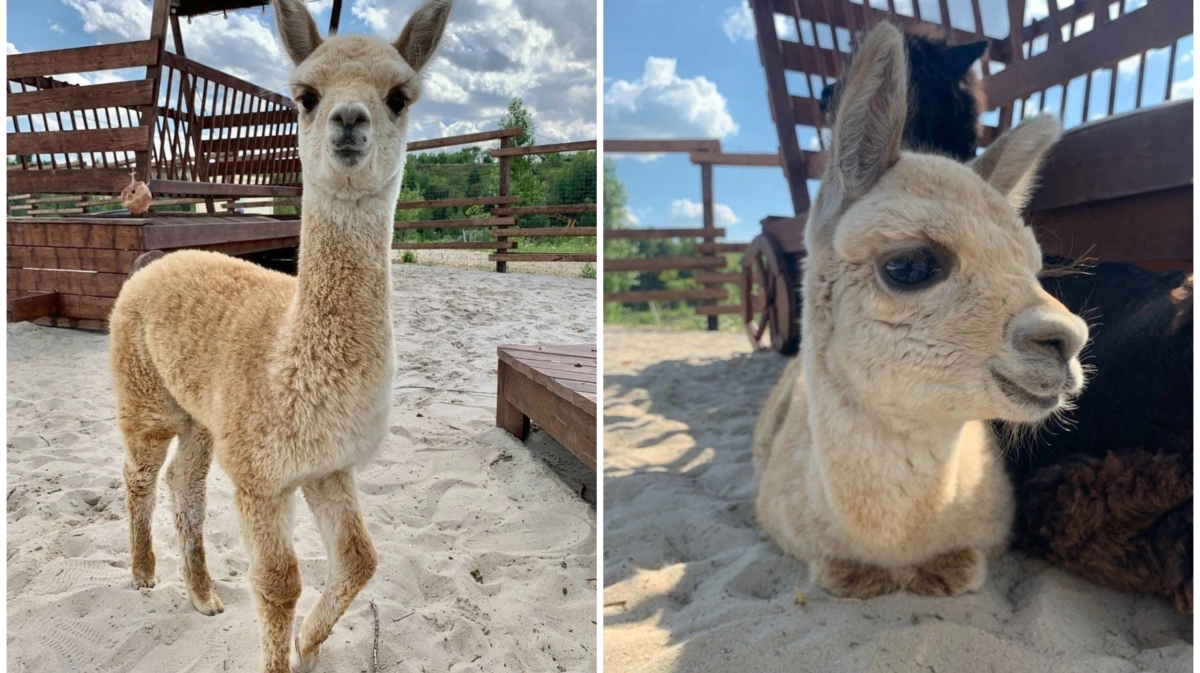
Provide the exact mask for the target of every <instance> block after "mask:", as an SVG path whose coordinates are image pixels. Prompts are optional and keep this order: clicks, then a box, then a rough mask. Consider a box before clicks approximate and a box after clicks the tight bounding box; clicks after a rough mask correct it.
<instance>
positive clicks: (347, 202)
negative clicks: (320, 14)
mask: <svg viewBox="0 0 1200 673" xmlns="http://www.w3.org/2000/svg"><path fill="white" fill-rule="evenodd" d="M450 4H451V3H450V0H428V1H427V2H426V3H425V4H424V5H422V6H421V7H420V8H419V9H418V10H417V11H416V13H415V14H414V15H413V17H412V18H411V19H410V20H409V22H408V25H406V26H405V28H404V31H403V32H402V33H401V34H400V38H399V39H398V40H397V41H396V43H395V44H394V45H393V44H388V43H387V42H384V41H381V40H377V39H372V38H366V37H357V36H347V37H336V38H331V39H329V40H328V41H322V40H321V38H320V35H319V33H318V31H317V27H316V24H315V23H314V22H313V20H312V17H311V16H310V15H309V13H308V11H307V10H306V9H305V8H304V5H303V4H302V2H301V0H275V11H276V13H277V16H278V23H279V31H280V34H281V36H282V40H283V44H284V46H285V47H286V49H287V52H288V54H289V55H290V56H291V58H292V60H293V61H294V62H295V64H296V70H295V73H294V75H293V76H292V81H291V88H292V92H293V95H294V98H295V99H296V101H297V102H298V103H299V105H300V108H301V109H300V113H299V118H300V158H301V162H302V165H303V169H304V196H303V224H302V227H301V234H300V239H301V244H300V260H299V274H298V276H297V277H296V278H292V277H289V276H286V275H284V274H281V273H277V272H273V271H268V270H266V269H263V268H260V267H257V266H254V265H253V264H250V263H249V262H245V261H241V260H237V259H234V258H231V257H226V256H224V255H219V254H215V253H208V252H198V251H188V252H180V253H175V254H171V255H167V256H166V257H163V258H162V259H160V260H157V261H154V262H152V263H151V264H149V265H148V266H146V267H145V268H144V269H142V270H140V271H138V272H136V273H135V274H134V275H133V277H132V278H131V279H130V280H129V281H128V282H127V283H126V284H125V287H124V288H123V289H122V291H121V296H120V297H118V299H117V302H116V306H115V307H114V308H113V312H112V316H111V318H110V329H111V338H110V344H111V345H110V350H111V353H110V355H111V358H112V367H113V377H114V383H115V388H116V395H117V418H118V422H119V424H120V427H121V432H122V434H123V435H124V438H125V456H126V458H125V483H126V486H127V488H128V495H127V499H126V503H127V506H128V509H129V515H130V519H131V521H130V546H131V550H132V553H133V583H134V586H136V587H139V588H140V587H153V586H154V581H155V577H154V552H153V550H152V549H151V537H150V520H151V514H152V512H153V509H154V500H155V481H156V480H157V478H158V472H159V469H160V468H161V467H162V464H163V462H164V460H165V458H166V455H167V445H168V443H169V442H170V440H171V438H172V437H176V436H178V437H179V447H178V450H177V452H176V457H175V458H174V460H172V462H171V465H170V467H168V468H167V482H168V484H169V485H170V489H171V503H172V506H173V509H174V516H175V528H176V531H177V533H178V535H179V541H180V556H181V559H182V564H181V565H182V570H183V577H184V581H185V583H186V585H187V589H188V593H189V595H190V597H191V600H192V603H193V605H195V606H196V609H197V610H199V611H201V612H203V613H205V614H208V615H213V614H216V613H217V612H220V611H222V609H223V607H222V605H221V601H220V599H219V598H218V597H217V595H216V593H215V592H214V591H213V584H212V580H211V579H210V577H209V574H208V570H207V568H206V567H205V563H204V541H203V525H204V514H205V512H204V510H205V477H206V476H207V474H208V468H209V464H210V462H211V459H212V456H213V454H214V453H215V455H216V458H217V460H218V462H219V463H220V465H221V467H222V468H223V469H224V470H225V471H226V472H227V473H228V474H229V476H230V478H231V479H232V480H233V483H234V486H235V492H234V500H235V503H236V505H237V510H238V514H239V516H240V518H241V525H242V536H243V538H244V540H245V542H246V549H247V551H248V552H249V555H250V559H251V571H250V580H251V584H252V586H253V590H254V596H255V602H256V605H257V607H258V615H259V620H260V627H261V636H262V670H263V671H266V672H268V673H282V672H283V671H287V670H289V663H288V658H289V657H288V655H289V651H290V650H291V643H292V638H291V635H292V623H293V619H294V613H295V608H296V601H297V599H298V598H299V596H300V590H301V585H300V572H299V569H298V567H297V564H296V555H295V553H294V551H293V550H292V542H291V537H292V526H293V519H294V517H293V503H294V498H295V491H296V489H297V488H300V489H301V490H302V491H303V492H304V497H305V499H306V500H307V501H308V505H309V507H310V508H311V509H312V512H313V516H314V517H315V518H316V520H317V525H318V526H319V527H320V530H321V536H322V539H323V540H324V542H325V547H326V550H327V552H328V554H329V576H328V579H327V580H326V584H325V591H324V592H323V593H322V594H321V597H320V599H319V600H318V602H317V604H316V605H315V606H314V607H313V609H312V611H311V612H309V613H308V615H307V616H306V617H305V619H304V622H303V624H302V626H301V627H300V630H299V633H298V634H297V636H296V640H295V645H296V647H295V650H296V651H295V658H294V665H295V669H294V670H297V671H304V670H309V669H310V668H311V666H312V664H313V661H314V658H315V656H316V654H317V651H318V649H319V648H320V646H321V643H322V642H324V640H325V639H326V638H327V637H328V636H329V633H330V631H331V630H332V629H333V625H334V623H335V622H336V621H337V620H338V618H339V617H341V615H342V613H343V612H344V611H345V610H346V608H347V606H349V604H350V602H351V601H352V600H354V597H355V596H356V595H357V594H358V592H359V590H360V589H362V587H363V586H364V585H365V584H366V583H367V582H368V581H369V580H370V578H371V576H372V575H373V574H374V572H375V566H376V556H375V549H374V547H373V546H372V544H371V539H370V537H369V536H368V534H367V529H366V525H365V524H364V522H363V519H362V513H361V512H360V510H359V505H358V495H357V489H356V486H355V478H354V470H355V467H356V466H358V465H362V464H364V463H365V462H367V461H369V460H370V459H371V458H372V457H373V456H374V455H375V452H376V451H377V449H378V448H379V445H380V443H381V441H382V440H383V437H384V435H385V433H386V430H387V414H388V408H389V407H390V405H391V383H392V375H393V370H394V369H395V366H394V362H393V359H394V346H393V343H392V321H391V316H390V313H389V308H388V307H389V301H390V298H391V274H390V264H391V263H390V252H391V239H392V216H393V212H394V206H395V203H396V199H397V196H398V195H399V192H400V179H401V175H402V173H403V170H404V158H405V135H406V131H407V126H408V106H409V105H411V104H412V103H413V102H415V101H416V100H417V97H418V95H419V90H420V75H421V69H422V68H423V67H424V66H425V65H426V64H427V63H428V62H429V59H430V57H431V56H432V55H433V52H434V49H435V48H436V47H437V43H438V41H439V40H440V39H441V35H442V32H443V29H444V28H445V25H446V19H447V17H448V15H449V12H450Z"/></svg>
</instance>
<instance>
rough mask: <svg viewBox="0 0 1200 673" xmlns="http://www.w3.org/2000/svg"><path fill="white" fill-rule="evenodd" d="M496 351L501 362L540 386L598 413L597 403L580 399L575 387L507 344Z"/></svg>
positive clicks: (581, 408) (575, 405) (587, 410)
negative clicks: (571, 386)
mask: <svg viewBox="0 0 1200 673" xmlns="http://www.w3.org/2000/svg"><path fill="white" fill-rule="evenodd" d="M585 347H590V348H595V347H594V346H585ZM496 351H497V354H498V355H499V358H500V362H504V363H506V364H508V365H509V366H511V367H512V368H513V369H514V370H515V371H517V372H519V373H521V374H525V375H526V376H528V377H529V378H530V379H531V380H533V381H534V382H535V383H537V384H538V385H539V386H543V387H545V388H548V389H549V390H550V391H551V392H553V393H555V394H557V395H559V396H560V397H562V398H563V399H565V400H566V401H568V402H570V404H571V406H574V407H577V408H578V409H580V410H581V411H583V412H585V413H588V414H591V415H592V416H593V417H594V416H595V415H596V407H595V405H593V404H590V403H588V402H587V401H586V400H583V399H580V397H579V395H577V394H575V393H574V390H573V389H571V388H568V387H566V386H563V385H562V384H561V382H560V381H558V380H556V379H555V378H554V377H553V376H550V375H549V374H547V373H545V372H542V371H540V370H539V369H538V368H537V367H536V366H535V363H530V362H527V361H525V360H523V359H521V357H519V355H520V354H519V352H518V353H513V352H511V349H510V348H509V347H506V346H499V347H498V348H497V349H496ZM535 420H536V419H535Z"/></svg>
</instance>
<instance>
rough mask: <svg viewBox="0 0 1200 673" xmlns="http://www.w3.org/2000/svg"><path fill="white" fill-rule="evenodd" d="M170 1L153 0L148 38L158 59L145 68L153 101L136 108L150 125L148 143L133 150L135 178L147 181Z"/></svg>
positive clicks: (142, 120) (152, 149)
mask: <svg viewBox="0 0 1200 673" xmlns="http://www.w3.org/2000/svg"><path fill="white" fill-rule="evenodd" d="M170 2H171V0H154V12H153V13H152V14H151V15H150V39H152V40H154V39H156V40H158V59H157V60H156V63H157V65H153V66H148V67H147V68H146V79H147V80H150V82H152V85H151V90H152V91H153V92H154V102H153V103H151V104H150V105H143V106H142V107H140V108H138V115H139V118H140V121H139V123H140V124H141V125H142V126H149V127H151V131H150V136H151V140H150V145H149V146H148V147H146V149H145V150H142V151H139V152H134V157H135V158H136V160H137V178H138V179H139V180H142V181H145V182H147V183H148V182H150V162H151V160H152V159H151V157H152V156H153V154H154V140H153V137H154V130H153V129H154V126H155V125H156V124H157V123H158V93H159V92H158V89H159V84H160V83H161V81H162V60H163V52H165V51H166V50H167V42H166V37H167V16H168V14H169V13H170V12H169V11H168V6H169V5H170Z"/></svg>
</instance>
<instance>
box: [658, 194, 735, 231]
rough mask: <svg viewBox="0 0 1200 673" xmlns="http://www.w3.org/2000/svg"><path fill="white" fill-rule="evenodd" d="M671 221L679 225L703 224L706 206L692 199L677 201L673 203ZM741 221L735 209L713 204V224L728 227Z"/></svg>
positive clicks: (721, 204) (722, 204)
mask: <svg viewBox="0 0 1200 673" xmlns="http://www.w3.org/2000/svg"><path fill="white" fill-rule="evenodd" d="M670 217H671V221H672V222H674V223H679V224H696V225H699V224H702V223H703V221H704V204H702V203H696V202H695V201H692V200H691V199H675V200H674V201H672V202H671V215H670ZM740 221H741V220H739V219H738V216H737V215H736V214H735V213H734V212H733V209H732V208H730V207H729V206H727V205H725V204H724V203H714V204H713V222H714V223H715V224H716V226H718V227H728V226H732V225H734V224H737V223H738V222H740Z"/></svg>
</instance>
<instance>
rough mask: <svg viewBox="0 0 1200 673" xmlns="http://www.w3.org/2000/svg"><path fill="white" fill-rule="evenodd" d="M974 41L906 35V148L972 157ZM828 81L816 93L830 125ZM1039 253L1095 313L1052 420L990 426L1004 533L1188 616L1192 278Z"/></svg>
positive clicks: (1072, 305) (977, 103)
mask: <svg viewBox="0 0 1200 673" xmlns="http://www.w3.org/2000/svg"><path fill="white" fill-rule="evenodd" d="M983 46H986V43H979V42H977V43H972V44H968V45H962V46H956V47H947V46H946V41H945V39H944V38H943V37H941V36H939V35H938V34H936V33H931V32H928V31H919V32H916V33H913V32H910V33H908V34H906V36H905V47H906V50H907V54H908V56H909V59H910V68H911V72H910V88H909V92H910V95H912V96H913V98H914V100H915V102H914V103H913V104H911V105H910V106H909V110H910V114H909V119H908V122H907V124H906V126H905V130H904V141H903V142H904V146H905V147H906V148H907V149H910V150H913V151H921V152H930V153H934V154H940V155H943V156H949V157H954V158H956V159H959V160H961V161H967V160H969V159H970V158H972V157H974V156H975V138H976V134H977V132H978V128H979V113H980V110H981V109H982V108H983V106H984V105H983V100H984V94H983V89H982V86H981V85H980V83H979V80H978V79H977V78H976V77H975V75H974V73H972V72H971V69H970V66H971V63H970V62H968V60H967V59H971V60H972V61H973V60H974V59H975V58H977V57H978V56H979V55H980V54H981V53H982V47H983ZM837 88H838V85H837V84H836V83H834V84H831V85H830V86H828V87H826V89H825V91H824V92H823V93H822V98H821V110H822V112H823V113H824V114H825V115H826V120H827V122H829V123H830V124H832V121H833V113H834V110H833V109H832V101H833V100H834V99H835V98H836V95H837ZM968 139H969V143H968V142H967V140H968ZM1044 264H1045V266H1046V267H1047V268H1049V269H1056V270H1058V271H1057V272H1056V273H1048V274H1045V275H1043V277H1042V278H1041V283H1042V287H1043V288H1045V290H1046V291H1047V292H1049V293H1050V294H1051V295H1053V296H1054V297H1055V298H1057V299H1058V300H1059V301H1061V302H1063V304H1064V305H1065V306H1066V307H1067V308H1068V309H1070V310H1071V311H1072V312H1073V313H1077V314H1080V315H1085V316H1086V317H1087V318H1088V320H1089V322H1091V323H1092V325H1093V327H1092V331H1091V341H1090V345H1089V347H1088V349H1087V354H1086V357H1085V359H1086V360H1087V361H1088V363H1089V364H1090V365H1091V367H1092V369H1093V370H1094V372H1095V373H1094V375H1093V376H1092V377H1091V378H1090V381H1089V383H1088V387H1087V389H1086V390H1085V391H1084V392H1083V394H1082V395H1081V396H1080V397H1079V398H1077V399H1076V400H1075V405H1074V406H1075V408H1074V409H1071V410H1068V411H1066V412H1065V413H1063V414H1062V417H1061V418H1062V422H1061V424H1058V423H1052V424H1046V425H1043V426H1041V427H1039V428H1038V429H1037V430H1036V431H1034V432H1033V433H1032V434H1031V433H1030V432H1029V429H1028V428H1025V427H1014V426H1011V425H1008V424H1003V423H997V424H996V427H995V430H996V431H997V432H998V434H999V435H1000V437H1001V440H1002V445H1003V448H1004V455H1005V458H1006V459H1007V466H1008V472H1009V475H1010V477H1011V478H1012V480H1013V482H1014V484H1015V486H1016V494H1017V498H1016V501H1017V515H1016V524H1015V527H1014V533H1015V540H1014V545H1015V546H1016V547H1017V548H1019V549H1021V550H1022V551H1025V552H1027V553H1032V554H1036V555H1039V556H1044V557H1045V558H1047V559H1048V560H1050V561H1052V562H1054V563H1056V564H1059V565H1062V566H1063V567H1065V568H1067V569H1069V570H1071V571H1072V572H1076V573H1078V574H1080V575H1082V576H1084V577H1086V578H1088V579H1089V580H1091V581H1093V582H1096V583H1097V584H1100V585H1102V586H1107V587H1112V588H1116V589H1122V590H1132V591H1139V592H1143V593H1151V594H1156V595H1162V596H1165V597H1167V598H1169V599H1171V601H1172V602H1173V603H1174V605H1175V606H1176V607H1177V608H1178V609H1179V610H1180V611H1182V612H1185V613H1187V614H1190V613H1191V611H1192V538H1193V534H1192V525H1191V522H1192V479H1191V477H1192V466H1191V451H1192V422H1193V421H1192V276H1191V274H1190V273H1185V272H1183V271H1165V272H1156V271H1150V270H1147V269H1143V268H1141V267H1139V266H1137V265H1135V264H1127V263H1115V262H1103V263H1098V264H1092V265H1086V266H1083V265H1079V264H1078V263H1076V262H1075V261H1073V260H1068V259H1062V258H1057V257H1046V258H1045V259H1044ZM1062 269H1067V270H1074V271H1076V272H1075V273H1063V272H1062V271H1061V270H1062ZM1060 425H1061V426H1064V427H1060Z"/></svg>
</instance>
